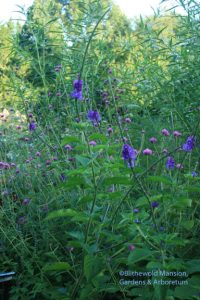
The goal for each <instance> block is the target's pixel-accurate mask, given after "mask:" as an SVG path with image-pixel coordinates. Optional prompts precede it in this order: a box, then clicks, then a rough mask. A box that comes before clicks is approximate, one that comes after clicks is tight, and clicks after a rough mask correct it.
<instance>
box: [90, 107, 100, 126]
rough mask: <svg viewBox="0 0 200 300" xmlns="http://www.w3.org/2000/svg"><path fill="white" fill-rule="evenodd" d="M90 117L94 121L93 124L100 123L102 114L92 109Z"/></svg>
mask: <svg viewBox="0 0 200 300" xmlns="http://www.w3.org/2000/svg"><path fill="white" fill-rule="evenodd" d="M88 119H89V120H90V121H91V122H92V123H93V125H98V124H99V122H100V121H101V116H100V115H99V113H98V111H97V110H90V111H89V112H88Z"/></svg>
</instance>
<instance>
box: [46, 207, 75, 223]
mask: <svg viewBox="0 0 200 300" xmlns="http://www.w3.org/2000/svg"><path fill="white" fill-rule="evenodd" d="M77 214H78V213H77V212H76V211H75V210H73V209H70V208H68V209H59V210H55V211H52V212H50V213H49V214H48V216H47V217H46V218H45V220H52V219H56V218H63V217H75V216H76V215H77Z"/></svg>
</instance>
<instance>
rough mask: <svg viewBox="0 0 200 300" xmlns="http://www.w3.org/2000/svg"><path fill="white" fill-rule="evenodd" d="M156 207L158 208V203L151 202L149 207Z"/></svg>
mask: <svg viewBox="0 0 200 300" xmlns="http://www.w3.org/2000/svg"><path fill="white" fill-rule="evenodd" d="M158 206H159V203H158V202H157V201H153V202H151V207H152V208H156V207H158Z"/></svg>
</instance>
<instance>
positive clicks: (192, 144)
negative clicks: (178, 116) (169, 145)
mask: <svg viewBox="0 0 200 300" xmlns="http://www.w3.org/2000/svg"><path fill="white" fill-rule="evenodd" d="M195 144H196V138H195V137H194V136H189V137H188V138H187V140H186V143H185V144H184V145H183V150H184V151H187V152H190V151H192V150H193V148H194V147H195Z"/></svg>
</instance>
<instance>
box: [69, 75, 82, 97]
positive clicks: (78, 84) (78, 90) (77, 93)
mask: <svg viewBox="0 0 200 300" xmlns="http://www.w3.org/2000/svg"><path fill="white" fill-rule="evenodd" d="M73 86H74V90H73V92H72V93H71V97H72V98H75V99H78V100H82V99H83V95H82V86H83V80H81V79H76V80H74V82H73Z"/></svg>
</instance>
